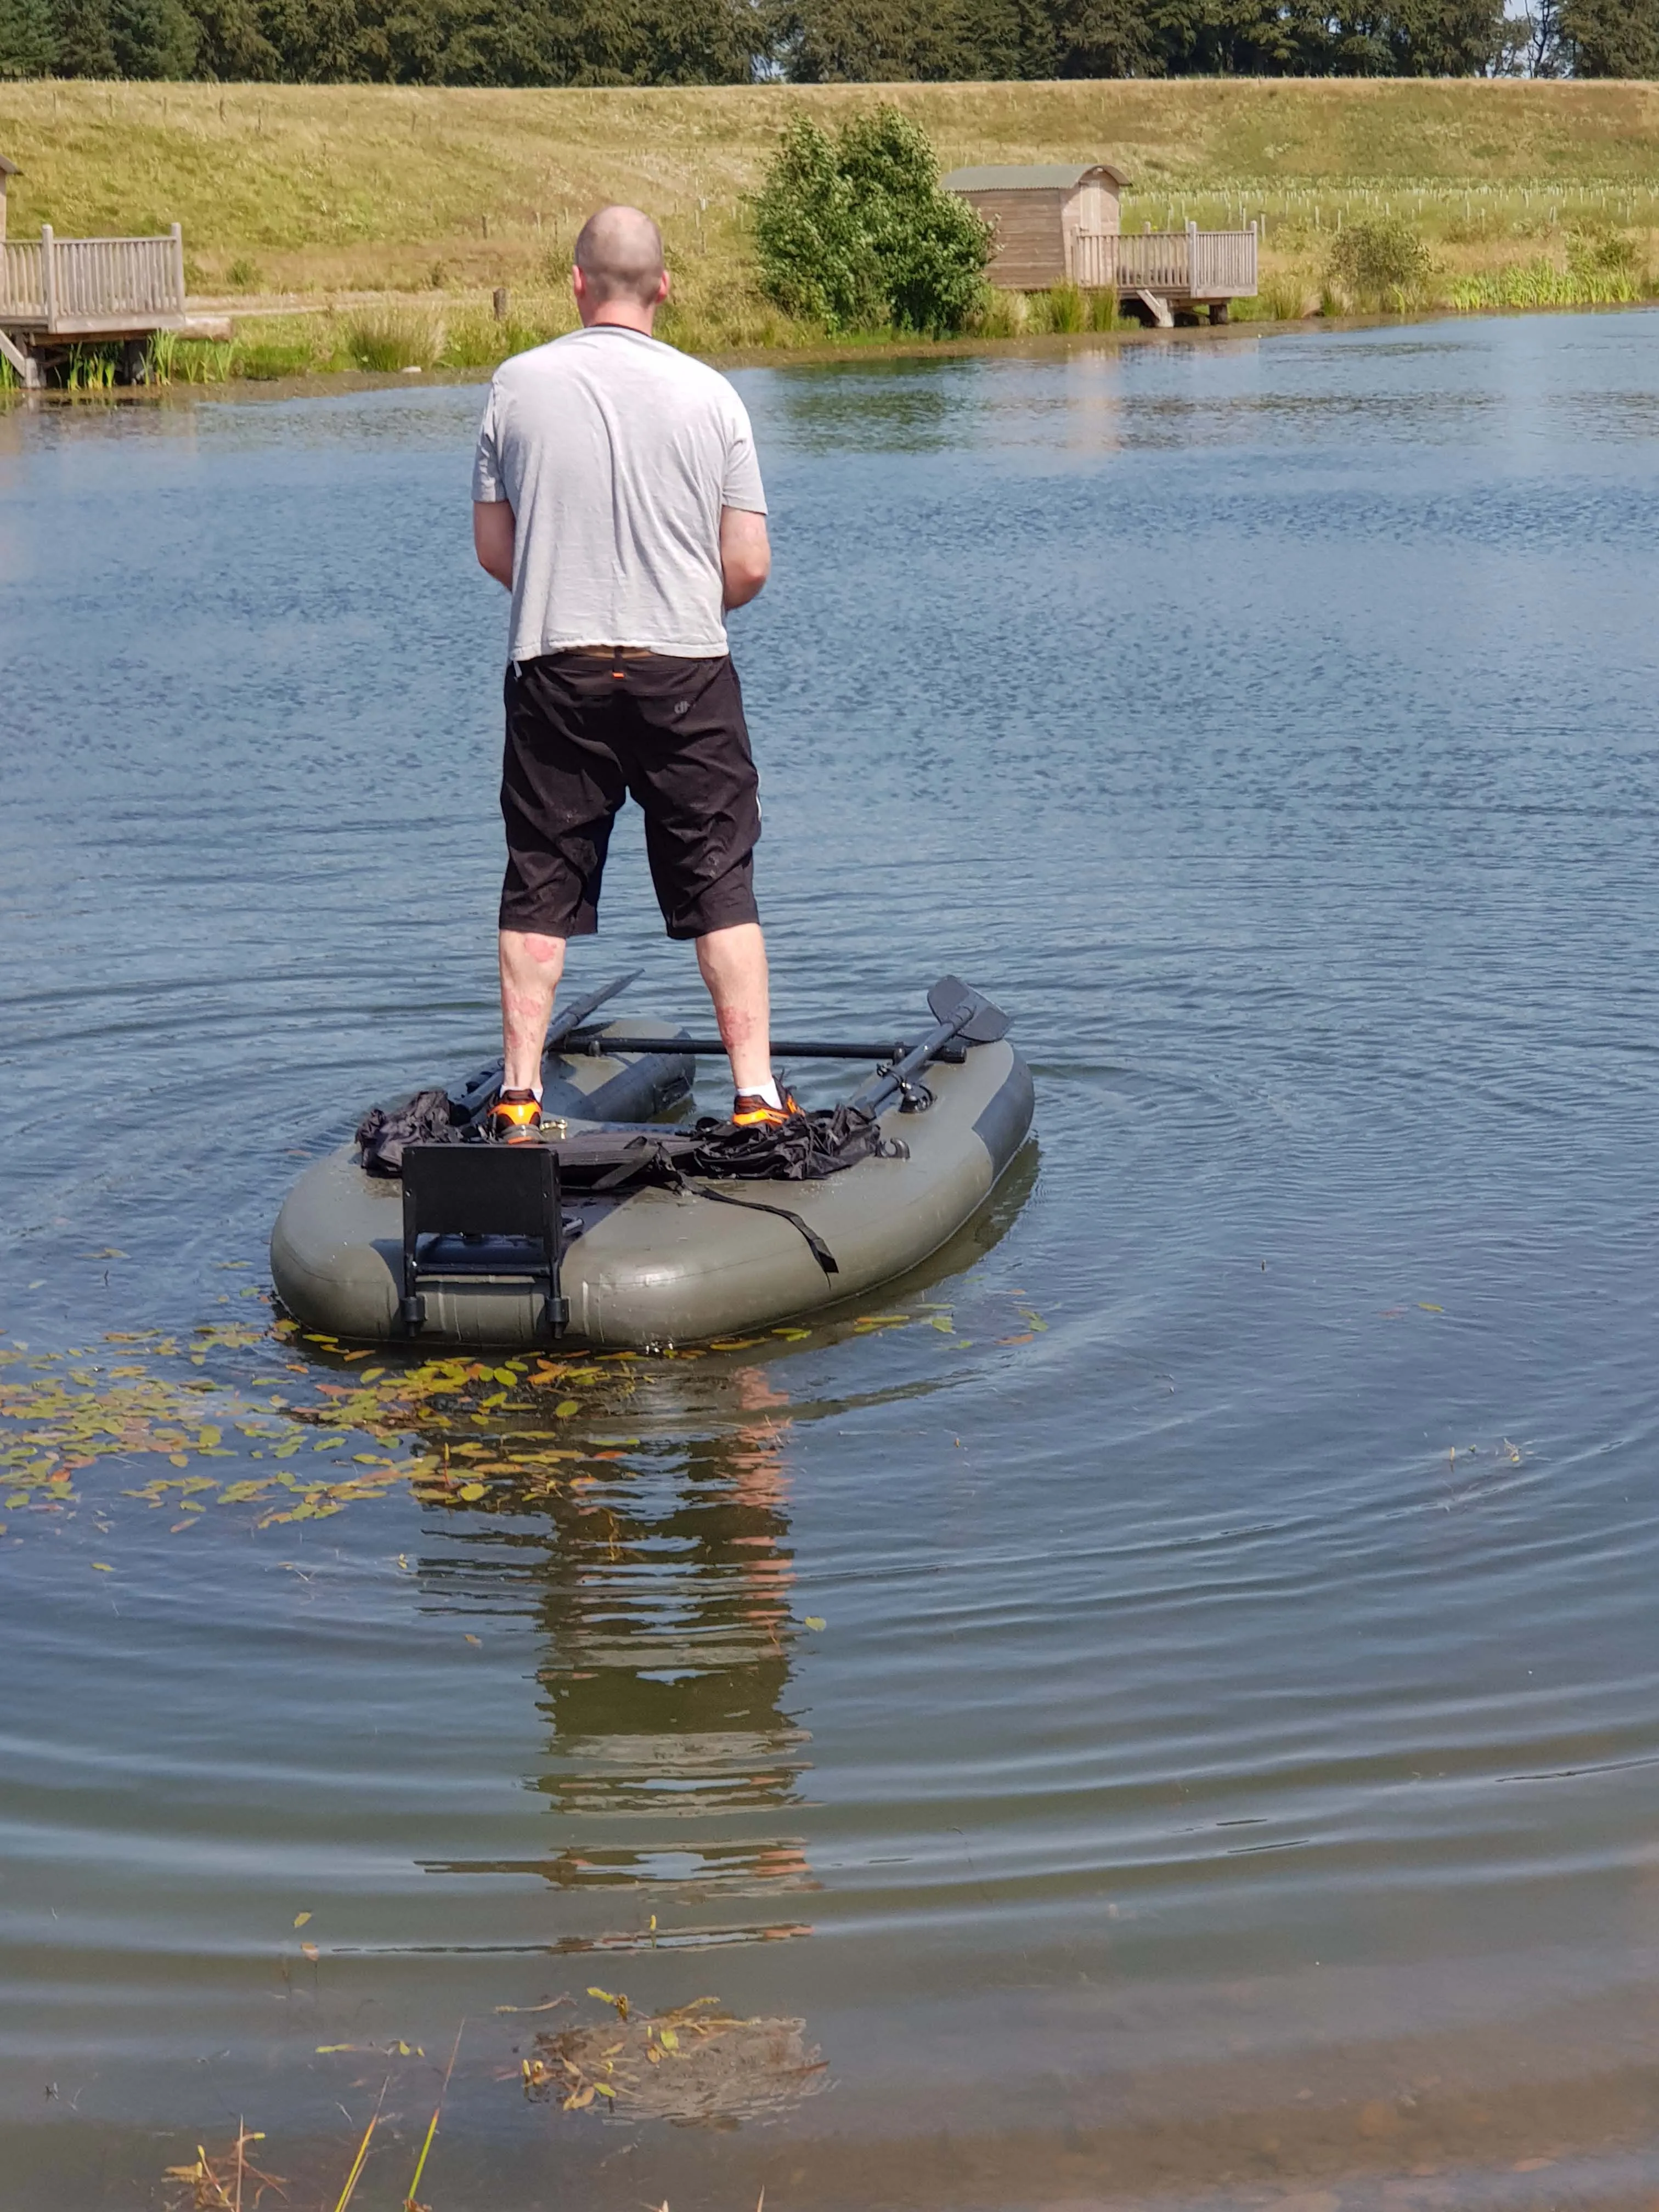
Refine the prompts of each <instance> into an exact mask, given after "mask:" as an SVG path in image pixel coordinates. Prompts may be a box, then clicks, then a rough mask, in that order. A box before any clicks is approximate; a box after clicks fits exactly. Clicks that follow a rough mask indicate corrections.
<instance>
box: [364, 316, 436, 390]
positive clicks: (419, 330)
mask: <svg viewBox="0 0 1659 2212" xmlns="http://www.w3.org/2000/svg"><path fill="white" fill-rule="evenodd" d="M341 343H342V344H343V347H344V349H345V353H346V357H347V359H348V360H349V362H350V363H351V365H352V367H353V368H361V369H366V370H368V372H369V373H370V374H374V375H380V376H395V375H396V374H398V371H399V370H400V369H405V368H430V367H431V366H432V364H433V362H435V361H436V360H437V358H438V356H439V354H440V353H441V350H442V349H443V343H444V335H443V329H442V325H441V324H439V323H437V322H435V320H434V319H433V318H432V317H431V316H430V315H424V314H420V313H416V312H413V311H411V310H409V309H394V308H378V309H376V310H374V312H373V313H364V314H360V315H354V316H353V317H352V318H351V319H350V320H349V322H348V323H347V324H346V325H345V327H344V329H343V331H342V332H341Z"/></svg>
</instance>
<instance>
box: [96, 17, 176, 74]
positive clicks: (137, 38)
mask: <svg viewBox="0 0 1659 2212" xmlns="http://www.w3.org/2000/svg"><path fill="white" fill-rule="evenodd" d="M109 33H110V44H111V46H112V48H113V50H114V53H115V68H116V73H117V75H118V76H127V77H186V76H190V75H191V72H192V70H194V68H195V66H196V25H195V22H194V21H193V19H192V18H191V16H190V15H188V14H187V13H186V11H185V7H184V5H183V0H109Z"/></svg>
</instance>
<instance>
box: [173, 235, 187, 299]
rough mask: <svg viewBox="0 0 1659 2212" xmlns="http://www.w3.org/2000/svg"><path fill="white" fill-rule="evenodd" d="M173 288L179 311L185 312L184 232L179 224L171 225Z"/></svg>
mask: <svg viewBox="0 0 1659 2212" xmlns="http://www.w3.org/2000/svg"><path fill="white" fill-rule="evenodd" d="M173 291H174V293H175V294H176V295H177V296H178V301H179V313H180V314H181V315H182V314H183V313H184V312H185V234H184V228H183V226H182V225H181V224H179V223H176V222H175V223H174V224H173Z"/></svg>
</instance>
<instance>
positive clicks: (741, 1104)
mask: <svg viewBox="0 0 1659 2212" xmlns="http://www.w3.org/2000/svg"><path fill="white" fill-rule="evenodd" d="M782 1096H783V1103H782V1105H781V1106H774V1105H771V1104H769V1102H768V1101H767V1100H766V1099H764V1098H763V1097H761V1094H760V1092H759V1091H738V1095H737V1097H735V1098H734V1099H733V1100H732V1127H733V1128H734V1129H781V1127H783V1124H784V1123H785V1122H786V1121H788V1120H790V1119H791V1117H792V1116H793V1115H796V1114H799V1111H800V1108H799V1105H798V1104H797V1103H796V1100H795V1094H794V1092H793V1091H785V1092H784V1093H783V1094H782Z"/></svg>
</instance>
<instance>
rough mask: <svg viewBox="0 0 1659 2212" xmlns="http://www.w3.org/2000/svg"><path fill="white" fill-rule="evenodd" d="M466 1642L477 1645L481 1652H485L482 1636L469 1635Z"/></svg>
mask: <svg viewBox="0 0 1659 2212" xmlns="http://www.w3.org/2000/svg"><path fill="white" fill-rule="evenodd" d="M466 1640H467V1642H468V1643H469V1644H477V1646H478V1647H479V1649H480V1650H483V1637H481V1636H473V1635H471V1634H469V1635H468V1637H467V1639H466Z"/></svg>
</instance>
